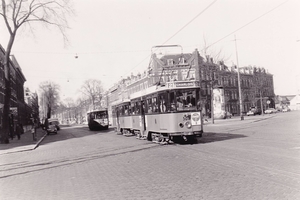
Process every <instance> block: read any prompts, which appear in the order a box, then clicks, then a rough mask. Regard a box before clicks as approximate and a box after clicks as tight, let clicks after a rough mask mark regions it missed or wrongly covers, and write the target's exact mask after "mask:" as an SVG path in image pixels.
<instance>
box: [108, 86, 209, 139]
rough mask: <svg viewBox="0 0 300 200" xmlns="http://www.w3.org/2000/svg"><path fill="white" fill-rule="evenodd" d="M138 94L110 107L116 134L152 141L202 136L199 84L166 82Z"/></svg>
mask: <svg viewBox="0 0 300 200" xmlns="http://www.w3.org/2000/svg"><path fill="white" fill-rule="evenodd" d="M142 93H143V92H137V93H134V94H132V95H131V96H130V97H131V99H130V101H125V102H122V103H120V104H118V105H115V106H114V107H113V109H114V110H115V115H114V116H113V118H114V121H115V122H116V127H117V131H120V132H121V133H122V134H125V135H127V134H130V133H131V134H134V135H136V136H137V137H139V138H147V139H148V140H150V141H156V142H169V141H172V140H174V139H175V138H176V137H182V138H183V139H184V140H186V141H187V140H194V139H195V137H196V136H200V137H201V136H202V133H203V130H202V122H201V113H200V103H199V102H200V101H199V100H200V97H199V82H197V81H193V82H191V81H188V82H187V81H180V82H174V83H167V84H166V85H165V86H162V87H159V88H157V86H153V87H151V88H148V89H146V91H144V94H142Z"/></svg>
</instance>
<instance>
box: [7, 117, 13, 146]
mask: <svg viewBox="0 0 300 200" xmlns="http://www.w3.org/2000/svg"><path fill="white" fill-rule="evenodd" d="M8 122H9V136H10V138H11V139H12V140H13V139H14V116H13V115H12V114H11V115H10V116H9V121H8Z"/></svg>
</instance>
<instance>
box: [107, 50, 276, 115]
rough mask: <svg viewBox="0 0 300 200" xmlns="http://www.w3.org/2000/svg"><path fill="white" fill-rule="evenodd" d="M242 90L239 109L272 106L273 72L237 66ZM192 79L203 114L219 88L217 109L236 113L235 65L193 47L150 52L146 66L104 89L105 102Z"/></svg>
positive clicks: (244, 111)
mask: <svg viewBox="0 0 300 200" xmlns="http://www.w3.org/2000/svg"><path fill="white" fill-rule="evenodd" d="M239 73H240V83H241V91H242V104H243V105H242V109H243V110H242V112H243V113H246V112H247V111H248V110H249V109H250V108H251V107H257V108H261V106H262V107H263V109H264V110H265V109H267V108H269V107H272V108H275V94H274V83H273V75H272V74H270V73H268V72H267V70H265V69H264V68H260V67H255V66H246V67H241V68H240V72H239ZM191 80H194V81H196V82H198V83H199V84H200V93H201V104H202V107H203V110H202V111H203V114H205V115H209V114H210V111H211V108H212V105H211V102H212V101H211V98H212V95H211V94H212V91H213V90H214V89H220V90H222V92H221V93H220V94H222V95H223V97H222V99H224V102H222V105H221V109H223V110H224V111H225V110H226V111H229V112H231V113H232V114H234V115H239V114H240V106H239V91H238V71H237V68H236V67H235V66H231V67H228V66H226V65H225V64H224V63H223V62H220V63H214V61H213V59H212V58H210V57H206V59H204V58H203V57H202V56H200V54H199V52H198V50H197V49H196V50H195V51H194V52H192V53H184V54H173V55H164V56H160V55H156V54H155V53H154V54H153V55H152V57H151V60H150V63H149V67H148V69H147V70H146V71H145V72H144V73H142V74H137V75H136V76H134V75H131V76H128V77H127V78H123V79H122V80H120V81H119V82H118V83H117V84H116V85H115V86H113V87H112V88H111V89H110V90H109V91H108V97H107V98H108V102H114V103H115V104H117V103H118V102H122V101H125V100H126V99H129V98H130V95H131V94H133V93H135V92H138V91H142V90H145V89H147V88H149V87H150V86H153V85H155V84H156V85H167V84H171V83H172V82H178V81H191ZM108 110H109V112H112V113H113V111H111V108H109V109H108Z"/></svg>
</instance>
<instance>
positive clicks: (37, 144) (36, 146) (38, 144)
mask: <svg viewBox="0 0 300 200" xmlns="http://www.w3.org/2000/svg"><path fill="white" fill-rule="evenodd" d="M47 135H48V134H47V132H46V133H45V135H44V136H43V137H42V138H41V139H40V140H39V141H38V142H37V143H36V145H35V146H34V148H33V149H32V150H35V149H36V148H38V146H40V144H41V142H42V141H43V140H44V139H45V138H46V137H47Z"/></svg>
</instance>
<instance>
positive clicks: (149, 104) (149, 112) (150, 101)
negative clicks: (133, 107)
mask: <svg viewBox="0 0 300 200" xmlns="http://www.w3.org/2000/svg"><path fill="white" fill-rule="evenodd" d="M146 102H147V105H146V111H145V112H146V113H148V114H151V113H152V99H151V98H149V99H147V100H146Z"/></svg>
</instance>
